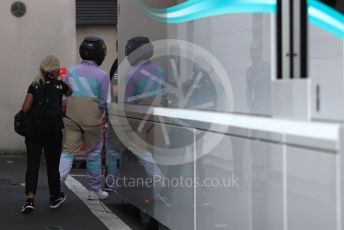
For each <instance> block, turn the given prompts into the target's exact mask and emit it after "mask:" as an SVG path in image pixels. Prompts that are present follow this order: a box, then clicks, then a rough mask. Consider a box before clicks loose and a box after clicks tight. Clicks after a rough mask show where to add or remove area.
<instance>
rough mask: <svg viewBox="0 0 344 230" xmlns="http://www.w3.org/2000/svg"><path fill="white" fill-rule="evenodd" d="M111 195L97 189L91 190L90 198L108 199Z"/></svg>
mask: <svg viewBox="0 0 344 230" xmlns="http://www.w3.org/2000/svg"><path fill="white" fill-rule="evenodd" d="M108 196H109V193H107V192H105V191H102V190H99V191H98V192H95V191H90V193H89V194H88V198H87V199H89V200H106V199H107V198H108Z"/></svg>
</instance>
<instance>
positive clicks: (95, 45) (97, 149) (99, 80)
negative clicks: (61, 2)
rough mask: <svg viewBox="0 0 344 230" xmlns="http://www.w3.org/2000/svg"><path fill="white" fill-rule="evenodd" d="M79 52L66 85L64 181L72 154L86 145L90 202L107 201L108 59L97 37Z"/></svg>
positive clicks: (85, 40) (87, 39)
mask: <svg viewBox="0 0 344 230" xmlns="http://www.w3.org/2000/svg"><path fill="white" fill-rule="evenodd" d="M79 53H80V56H81V58H82V59H83V60H82V62H81V64H78V65H76V66H73V67H72V68H70V69H69V71H68V74H67V76H66V78H65V82H67V83H68V84H70V85H71V86H72V89H73V95H72V96H71V97H70V98H69V99H68V101H67V103H66V118H65V119H64V123H65V130H64V144H63V151H62V154H61V160H60V175H61V181H65V180H66V178H67V176H68V174H69V172H70V170H71V168H72V164H73V154H76V153H78V152H79V150H80V146H81V144H82V143H83V144H84V146H85V147H86V151H87V155H88V158H87V163H86V167H87V183H88V186H89V189H90V193H89V196H88V199H89V200H104V199H106V198H107V197H108V193H107V192H105V191H103V190H102V189H101V187H102V171H101V151H102V146H103V142H104V139H103V133H102V129H103V126H104V124H105V123H107V120H108V93H109V84H110V81H109V76H108V74H107V73H106V72H105V71H103V70H102V69H101V68H100V67H99V66H100V65H101V64H102V62H103V61H104V59H105V56H106V45H105V42H104V41H103V40H102V39H101V38H98V37H86V38H85V39H84V41H83V42H82V43H81V45H80V48H79Z"/></svg>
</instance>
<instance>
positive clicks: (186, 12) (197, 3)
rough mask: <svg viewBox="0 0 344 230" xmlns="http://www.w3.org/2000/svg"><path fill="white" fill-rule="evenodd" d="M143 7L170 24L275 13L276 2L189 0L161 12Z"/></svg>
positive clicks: (157, 18)
mask: <svg viewBox="0 0 344 230" xmlns="http://www.w3.org/2000/svg"><path fill="white" fill-rule="evenodd" d="M140 3H141V4H143V1H140ZM143 7H144V9H145V11H146V12H147V13H148V14H149V15H150V16H151V17H152V18H153V19H155V20H157V21H160V22H164V23H171V24H172V23H183V22H188V21H192V20H197V19H202V18H206V17H210V16H218V15H224V14H234V13H275V12H276V0H189V1H187V2H185V3H182V4H179V5H177V6H173V7H170V8H167V9H162V10H158V9H153V8H151V7H148V6H145V5H143Z"/></svg>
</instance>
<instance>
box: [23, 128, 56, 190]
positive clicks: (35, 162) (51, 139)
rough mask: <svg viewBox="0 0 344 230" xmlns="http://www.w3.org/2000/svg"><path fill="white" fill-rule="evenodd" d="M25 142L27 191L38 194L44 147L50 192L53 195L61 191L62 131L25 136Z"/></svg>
mask: <svg viewBox="0 0 344 230" xmlns="http://www.w3.org/2000/svg"><path fill="white" fill-rule="evenodd" d="M25 144H26V149H27V168H26V176H25V184H26V186H25V193H26V194H28V193H31V192H32V193H34V194H36V190H37V183H38V172H39V167H40V162H41V155H42V150H43V149H44V154H45V158H46V162H47V171H48V184H49V193H50V195H51V196H55V195H58V194H59V193H60V191H61V190H60V189H61V188H60V173H59V165H60V156H61V150H62V132H59V133H56V134H53V135H45V136H43V135H42V136H36V135H34V136H29V137H26V138H25Z"/></svg>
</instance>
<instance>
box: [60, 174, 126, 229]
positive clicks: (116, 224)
mask: <svg viewBox="0 0 344 230" xmlns="http://www.w3.org/2000/svg"><path fill="white" fill-rule="evenodd" d="M65 184H66V186H67V187H68V188H69V189H70V190H71V191H72V192H74V193H75V195H77V196H78V197H79V198H80V199H81V200H82V202H84V204H85V205H86V206H87V207H88V208H89V209H90V210H91V212H92V213H93V214H94V215H95V216H96V217H97V218H98V219H99V220H100V221H101V222H102V223H103V224H104V225H105V226H106V227H107V228H108V229H110V230H129V229H131V228H130V227H129V226H128V225H126V224H125V223H124V222H123V221H122V220H121V219H119V218H118V217H117V216H116V215H115V214H114V213H113V212H112V211H111V210H110V209H109V208H107V207H106V205H104V204H103V202H101V201H94V200H88V199H87V196H88V193H89V191H88V190H87V189H86V188H85V187H84V186H83V185H82V184H81V183H80V182H79V181H77V180H76V179H74V178H73V177H71V176H68V177H67V180H66V182H65Z"/></svg>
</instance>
